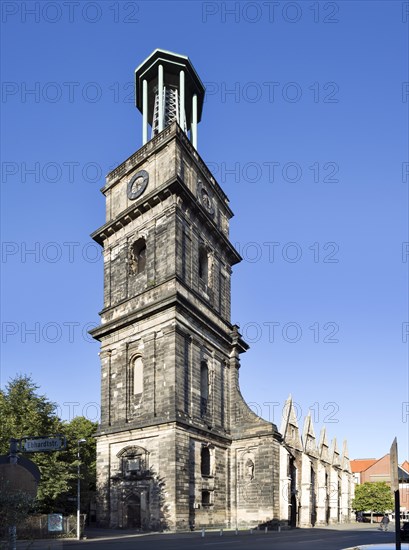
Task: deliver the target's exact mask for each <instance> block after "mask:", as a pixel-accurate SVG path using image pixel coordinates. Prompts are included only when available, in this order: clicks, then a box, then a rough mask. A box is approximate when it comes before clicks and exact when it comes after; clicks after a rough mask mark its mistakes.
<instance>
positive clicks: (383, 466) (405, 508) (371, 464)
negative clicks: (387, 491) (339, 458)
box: [350, 454, 409, 513]
mask: <svg viewBox="0 0 409 550" xmlns="http://www.w3.org/2000/svg"><path fill="white" fill-rule="evenodd" d="M350 464H351V471H352V474H353V477H354V481H355V483H356V484H362V483H375V482H377V481H385V482H386V483H388V485H389V484H390V482H391V464H390V456H389V454H387V455H385V456H383V457H382V458H379V459H375V458H358V459H356V460H351V461H350ZM398 477H399V494H400V506H401V511H402V512H407V513H409V462H408V461H407V460H405V462H403V463H402V464H401V465H400V466H398Z"/></svg>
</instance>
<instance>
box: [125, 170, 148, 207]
mask: <svg viewBox="0 0 409 550" xmlns="http://www.w3.org/2000/svg"><path fill="white" fill-rule="evenodd" d="M148 182H149V174H148V172H147V171H146V170H139V172H137V173H136V174H135V175H134V176H132V178H131V179H130V180H129V182H128V188H127V194H128V199H130V200H131V201H133V200H135V199H137V198H138V197H140V196H141V195H142V193H143V192H144V191H145V189H146V186H147V185H148Z"/></svg>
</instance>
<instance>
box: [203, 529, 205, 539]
mask: <svg viewBox="0 0 409 550" xmlns="http://www.w3.org/2000/svg"><path fill="white" fill-rule="evenodd" d="M204 536H205V530H204V529H202V538H203V537H204Z"/></svg>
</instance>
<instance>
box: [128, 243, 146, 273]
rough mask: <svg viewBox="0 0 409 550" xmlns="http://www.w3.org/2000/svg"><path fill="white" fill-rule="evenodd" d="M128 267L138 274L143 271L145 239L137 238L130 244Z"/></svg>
mask: <svg viewBox="0 0 409 550" xmlns="http://www.w3.org/2000/svg"><path fill="white" fill-rule="evenodd" d="M130 267H131V271H132V273H134V274H135V275H138V274H139V273H142V272H143V271H145V267H146V242H145V239H138V240H137V241H135V242H134V243H133V244H132V247H131V259H130Z"/></svg>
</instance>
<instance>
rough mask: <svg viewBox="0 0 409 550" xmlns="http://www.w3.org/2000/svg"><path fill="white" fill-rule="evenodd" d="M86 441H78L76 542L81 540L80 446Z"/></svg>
mask: <svg viewBox="0 0 409 550" xmlns="http://www.w3.org/2000/svg"><path fill="white" fill-rule="evenodd" d="M85 442H86V439H79V440H78V442H77V443H78V454H77V458H78V465H77V540H80V539H81V479H80V464H81V462H80V458H81V457H80V445H81V443H85Z"/></svg>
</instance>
